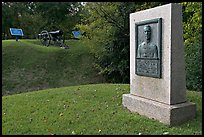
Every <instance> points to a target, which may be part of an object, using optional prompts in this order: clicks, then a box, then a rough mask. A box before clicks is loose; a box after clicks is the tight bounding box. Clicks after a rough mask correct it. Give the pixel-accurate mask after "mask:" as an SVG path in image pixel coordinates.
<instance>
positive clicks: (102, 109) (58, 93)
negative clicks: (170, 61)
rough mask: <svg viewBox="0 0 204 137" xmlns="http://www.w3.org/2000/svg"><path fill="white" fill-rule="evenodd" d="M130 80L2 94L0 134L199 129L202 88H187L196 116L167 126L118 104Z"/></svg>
mask: <svg viewBox="0 0 204 137" xmlns="http://www.w3.org/2000/svg"><path fill="white" fill-rule="evenodd" d="M126 93H129V84H90V85H80V86H69V87H63V88H53V89H46V90H41V91H33V92H28V93H22V94H16V95H9V96H3V97H2V134H3V135H8V134H30V135H37V134H40V135H41V134H43V135H51V134H56V135H71V134H83V135H87V134H89V135H93V134H103V135H107V134H111V135H113V134H121V135H126V134H134V135H138V134H142V135H163V134H169V135H194V134H196V135H197V134H199V135H200V134H202V96H201V92H193V91H188V92H187V99H188V101H191V102H194V103H196V104H197V113H196V117H195V119H193V120H190V121H187V122H186V123H184V124H182V125H179V126H174V127H169V126H167V125H164V124H162V123H160V122H158V121H156V120H153V119H149V118H147V117H145V116H140V115H138V114H137V113H131V112H129V111H128V110H127V109H125V108H123V106H122V94H126Z"/></svg>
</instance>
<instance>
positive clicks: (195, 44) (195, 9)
mask: <svg viewBox="0 0 204 137" xmlns="http://www.w3.org/2000/svg"><path fill="white" fill-rule="evenodd" d="M181 4H182V5H183V28H184V45H185V61H186V82H187V88H188V89H190V90H198V91H202V2H182V3H181Z"/></svg>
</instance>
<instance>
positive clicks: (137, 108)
mask: <svg viewBox="0 0 204 137" xmlns="http://www.w3.org/2000/svg"><path fill="white" fill-rule="evenodd" d="M123 106H124V107H126V108H127V109H129V110H130V111H132V112H137V113H139V114H140V115H145V116H148V117H149V118H154V119H156V120H159V121H160V122H162V123H164V124H167V125H178V124H181V123H182V122H185V121H187V120H190V119H192V118H194V117H195V111H196V105H195V104H194V103H190V102H184V103H179V104H174V105H168V104H164V103H160V102H156V101H154V100H150V99H146V98H141V97H138V96H135V95H131V94H124V95H123Z"/></svg>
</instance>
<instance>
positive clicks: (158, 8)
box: [130, 3, 182, 16]
mask: <svg viewBox="0 0 204 137" xmlns="http://www.w3.org/2000/svg"><path fill="white" fill-rule="evenodd" d="M172 6H182V5H181V4H179V3H168V4H165V5H161V6H157V7H153V8H150V9H145V10H141V11H137V12H134V13H130V16H132V15H134V14H138V13H142V12H147V11H150V10H160V8H164V9H166V8H167V7H172Z"/></svg>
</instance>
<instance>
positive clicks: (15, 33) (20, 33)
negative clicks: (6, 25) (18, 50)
mask: <svg viewBox="0 0 204 137" xmlns="http://www.w3.org/2000/svg"><path fill="white" fill-rule="evenodd" d="M10 32H11V35H13V36H16V41H18V36H23V31H22V29H17V28H10Z"/></svg>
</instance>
